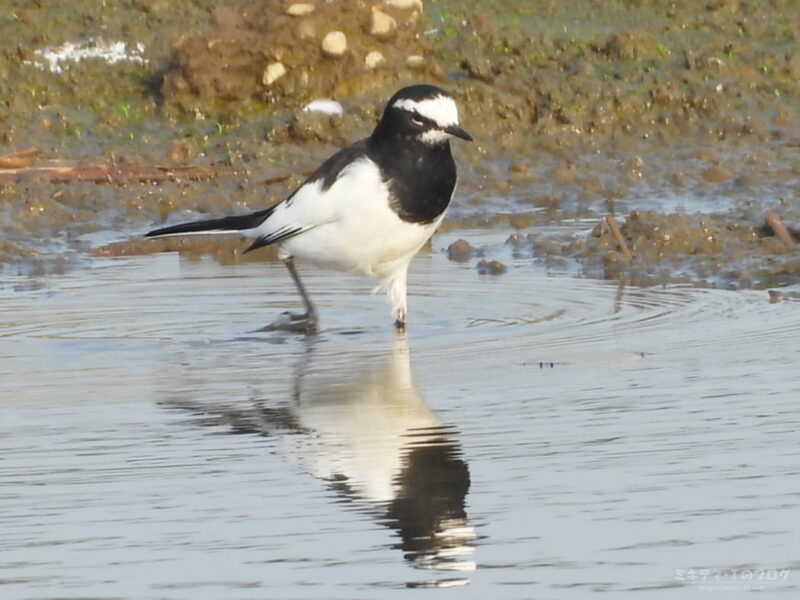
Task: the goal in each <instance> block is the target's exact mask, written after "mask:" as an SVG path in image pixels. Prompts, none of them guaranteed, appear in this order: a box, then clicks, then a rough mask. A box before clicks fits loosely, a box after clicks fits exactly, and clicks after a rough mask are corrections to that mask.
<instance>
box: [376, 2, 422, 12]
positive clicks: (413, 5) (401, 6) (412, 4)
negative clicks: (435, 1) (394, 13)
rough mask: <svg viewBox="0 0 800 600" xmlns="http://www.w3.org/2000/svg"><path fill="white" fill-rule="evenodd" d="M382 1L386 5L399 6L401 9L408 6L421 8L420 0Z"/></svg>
mask: <svg viewBox="0 0 800 600" xmlns="http://www.w3.org/2000/svg"><path fill="white" fill-rule="evenodd" d="M383 3H384V4H385V5H386V6H391V7H392V8H399V9H401V10H406V9H409V8H417V9H419V10H422V0H384V1H383Z"/></svg>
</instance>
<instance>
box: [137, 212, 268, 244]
mask: <svg viewBox="0 0 800 600" xmlns="http://www.w3.org/2000/svg"><path fill="white" fill-rule="evenodd" d="M273 208H274V207H270V208H268V209H266V210H260V211H258V212H255V213H251V214H249V215H237V216H233V217H222V218H221V219H208V220H206V221H192V222H190V223H180V224H178V225H170V226H169V227H161V228H159V229H153V230H152V231H148V232H147V233H145V234H144V237H162V236H167V235H182V234H192V233H235V232H237V231H244V230H246V229H253V228H255V227H258V226H259V225H261V223H263V222H264V221H265V220H266V219H267V218H268V217H269V216H270V215H271V214H272V211H273Z"/></svg>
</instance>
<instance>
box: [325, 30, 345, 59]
mask: <svg viewBox="0 0 800 600" xmlns="http://www.w3.org/2000/svg"><path fill="white" fill-rule="evenodd" d="M322 51H323V52H324V53H325V54H327V55H328V56H342V55H343V54H344V53H345V52H347V36H345V34H344V33H342V32H341V31H330V32H328V33H327V34H326V35H325V37H324V38H322Z"/></svg>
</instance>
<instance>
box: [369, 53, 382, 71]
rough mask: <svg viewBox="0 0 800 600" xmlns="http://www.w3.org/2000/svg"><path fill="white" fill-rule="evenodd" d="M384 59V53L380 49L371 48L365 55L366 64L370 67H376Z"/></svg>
mask: <svg viewBox="0 0 800 600" xmlns="http://www.w3.org/2000/svg"><path fill="white" fill-rule="evenodd" d="M383 61H384V58H383V54H381V53H380V52H379V51H378V50H370V51H369V52H368V53H367V55H366V56H365V57H364V65H365V66H366V67H367V68H368V69H374V68H375V67H377V66H378V65H379V64H381V63H382V62H383Z"/></svg>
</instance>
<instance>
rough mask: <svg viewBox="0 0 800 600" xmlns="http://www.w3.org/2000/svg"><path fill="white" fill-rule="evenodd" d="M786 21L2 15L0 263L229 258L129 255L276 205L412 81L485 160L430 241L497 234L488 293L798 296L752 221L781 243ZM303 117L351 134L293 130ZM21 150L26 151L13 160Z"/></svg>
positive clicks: (39, 6) (640, 8) (791, 119)
mask: <svg viewBox="0 0 800 600" xmlns="http://www.w3.org/2000/svg"><path fill="white" fill-rule="evenodd" d="M794 8H796V7H794V4H793V3H792V2H790V1H781V0H772V1H770V2H764V3H754V2H739V1H735V0H734V1H713V2H707V3H699V4H698V3H695V2H688V1H679V2H671V3H659V2H647V1H645V2H600V1H595V0H582V1H581V2H577V3H571V5H570V6H569V7H565V6H563V5H562V4H561V3H557V2H542V3H537V4H535V5H529V4H528V3H520V2H515V1H506V2H500V3H480V2H479V3H466V2H458V1H455V0H453V1H448V2H444V3H440V2H437V3H426V4H424V6H423V5H420V3H418V2H386V3H384V4H382V5H380V6H378V5H375V6H369V7H366V6H364V7H362V6H355V5H353V6H350V5H347V6H344V5H338V4H333V3H314V2H311V3H303V2H271V3H262V4H253V3H240V2H223V3H218V2H203V1H197V2H193V3H191V4H181V5H173V4H172V3H166V2H130V3H124V4H114V5H113V6H111V5H109V6H108V7H107V8H106V9H104V10H102V11H97V10H95V7H94V4H93V3H83V2H76V3H71V4H70V6H69V8H66V7H64V6H60V5H56V4H53V3H29V2H22V1H15V2H12V4H11V6H10V9H9V10H8V11H6V12H5V13H4V14H3V15H1V16H0V19H2V20H3V23H4V24H6V25H9V27H6V28H5V29H6V30H8V31H9V32H10V34H9V36H8V37H7V38H5V39H4V40H3V42H2V43H0V73H2V75H3V77H1V78H0V154H3V155H4V156H6V157H9V158H8V159H7V160H6V162H3V161H1V160H0V230H2V232H3V239H2V245H1V246H0V261H2V263H3V264H5V265H6V267H7V268H12V269H15V270H17V271H20V272H33V273H44V272H48V271H59V270H63V269H67V268H73V267H76V266H80V265H82V264H85V263H86V261H87V260H88V258H87V257H88V256H90V255H92V254H93V255H100V256H113V255H120V254H126V255H127V254H133V253H138V252H152V251H161V250H179V251H182V252H184V253H186V254H187V255H188V256H201V255H203V254H212V255H214V256H216V257H217V258H218V259H219V260H221V261H223V262H226V263H236V262H241V261H243V260H244V258H243V257H242V255H241V249H242V246H241V245H240V244H239V243H238V242H236V241H224V242H222V243H220V242H219V241H218V240H214V241H213V242H207V241H203V240H196V239H193V240H182V241H174V240H168V241H157V242H152V241H151V242H146V243H145V242H143V241H141V240H140V239H138V237H137V236H138V234H140V233H141V232H142V231H145V230H146V229H148V228H150V227H152V226H153V225H157V224H161V223H163V222H166V221H177V220H179V219H187V218H194V217H203V216H207V215H219V214H225V213H232V212H234V213H235V212H246V211H249V210H254V209H257V208H261V207H263V206H265V205H268V204H270V203H273V202H276V201H278V200H280V199H281V198H283V197H285V195H286V194H288V193H290V191H291V190H292V189H293V188H294V187H295V186H296V185H297V184H298V183H299V182H301V181H302V180H303V178H304V176H303V174H304V173H306V172H307V171H308V169H310V168H313V167H314V166H315V165H316V164H318V163H319V161H320V160H322V159H323V158H325V157H326V156H327V155H329V154H330V153H331V152H332V151H334V150H335V149H336V148H337V147H341V146H343V145H346V144H348V143H350V142H352V141H354V140H356V139H358V138H360V137H362V136H364V135H366V134H368V133H369V131H370V130H371V127H372V126H373V124H374V122H375V120H376V118H377V116H378V115H379V112H380V110H381V107H382V102H384V101H385V99H386V97H387V96H388V94H390V93H391V92H392V91H393V90H394V89H396V88H397V87H399V86H400V85H402V84H406V83H411V82H415V81H419V80H430V81H434V82H436V83H439V84H441V85H444V86H446V87H447V88H448V89H449V90H451V91H452V92H453V93H454V95H455V96H456V98H457V100H458V102H459V105H460V107H461V112H462V121H463V123H464V125H465V127H466V128H467V129H468V130H469V131H470V132H471V133H473V135H474V136H475V137H476V139H477V140H478V141H477V143H476V144H473V145H470V146H464V147H459V148H457V150H456V154H457V160H458V162H459V165H460V174H461V181H460V185H459V191H458V194H457V197H456V200H455V203H454V206H453V208H452V209H451V211H450V213H449V215H448V220H447V221H446V222H445V224H444V227H443V232H449V231H454V230H461V231H464V232H466V231H469V230H473V229H475V228H492V229H493V230H497V229H500V230H502V231H501V235H498V237H499V238H502V239H504V240H507V241H506V243H503V242H498V243H496V244H494V245H493V246H492V247H491V248H485V247H484V248H482V249H481V248H478V251H472V250H470V249H469V248H467V250H466V251H465V250H464V249H463V248H462V249H461V250H460V251H455V250H454V252H453V257H454V260H463V261H466V262H467V263H469V264H470V265H471V266H472V267H474V268H475V269H476V271H477V272H479V273H480V272H492V273H498V274H502V271H503V269H502V268H501V267H502V266H503V262H508V260H509V259H510V257H511V256H526V257H528V258H530V260H531V261H532V263H534V264H543V265H546V266H547V267H548V268H551V269H554V270H556V271H558V270H561V271H565V272H569V273H572V274H583V275H587V276H590V277H602V278H612V279H616V278H619V279H621V280H623V281H627V282H631V283H636V284H642V285H648V284H653V283H663V282H669V281H680V282H693V283H695V284H698V285H715V286H722V287H751V286H755V287H769V286H774V285H780V284H783V283H786V282H792V281H794V277H796V275H797V270H798V265H797V259H796V254H795V253H796V249H794V248H793V245H792V244H791V242H787V241H786V238H785V236H784V239H783V240H781V239H780V238H778V237H776V234H775V230H774V228H772V227H771V226H765V214H766V213H768V212H771V213H773V214H774V215H776V216H777V218H778V219H779V220H780V222H781V223H783V224H784V225H785V226H786V229H787V231H789V232H792V231H795V232H796V231H797V229H798V228H800V208H798V202H797V201H796V199H797V196H798V193H800V158H798V156H799V154H798V148H800V110H799V107H800V83H798V82H800V54H798V52H797V35H798V34H797V32H798V31H800V22H798V19H800V12H798V11H797V10H794ZM12 25H13V27H11V26H12ZM335 32H339V33H341V34H342V36H338V35H334V36H332V37H330V36H329V35H328V34H330V33H335ZM101 33H102V36H101ZM342 37H343V38H344V44H342V42H343V40H342ZM101 38H102V39H103V40H106V41H113V40H122V41H123V42H124V43H123V45H122V49H121V50H120V52H121V57H120V58H119V60H117V61H116V62H113V64H110V63H109V62H108V61H109V60H110V59H101V58H93V59H85V60H81V61H80V62H74V61H70V60H68V59H63V60H60V62H56V63H53V64H56V65H57V66H58V70H57V71H54V70H53V68H52V65H51V63H49V62H48V59H46V58H45V56H46V53H45V51H49V52H50V53H51V55H52V53H53V52H55V51H56V50H58V49H63V47H64V44H67V43H69V42H75V41H83V42H84V43H85V45H86V46H87V47H89V48H94V49H95V50H96V49H98V48H100V47H102V45H103V42H101ZM87 52H88V50H87ZM376 53H379V54H380V58H379V57H378V54H376ZM49 60H55V59H49ZM115 60H116V59H115ZM319 97H333V98H335V99H337V100H339V101H340V102H341V103H342V104H343V106H344V113H343V114H340V115H336V114H334V115H329V114H321V113H309V112H304V111H303V110H302V107H303V106H304V105H305V104H306V103H307V102H309V101H310V100H313V99H315V98H319ZM30 146H33V147H35V148H37V149H38V151H39V152H38V154H37V155H35V156H28V157H23V158H22V159H14V157H13V153H14V152H16V151H18V150H20V149H21V148H27V147H30ZM15 160H16V162H15ZM9 161H10V162H9ZM59 162H63V163H68V164H69V165H71V166H73V167H74V166H77V167H79V168H81V167H85V168H87V169H88V168H90V167H97V166H100V167H103V168H109V167H110V166H111V167H113V166H115V165H117V166H118V165H145V166H159V167H164V168H170V167H189V168H207V169H211V170H213V171H214V173H215V176H214V177H212V178H210V179H206V180H204V181H190V180H188V178H187V179H181V178H175V179H170V180H160V181H130V180H127V181H109V182H107V183H102V182H101V183H97V182H89V181H82V180H70V181H63V180H56V179H54V178H53V177H49V176H48V175H47V173H45V172H43V170H42V169H41V167H42V166H44V165H50V164H53V163H59ZM607 216H611V217H612V218H613V219H614V220H615V222H617V223H618V224H619V228H620V231H621V235H622V236H623V238H624V244H625V245H627V246H629V252H630V254H627V253H626V251H625V250H624V249H623V248H622V247H621V245H620V241H619V239H617V238H616V237H615V236H614V235H613V233H612V232H611V231H610V230H609V228H608V227H607V225H606V224H605V223H606V221H605V217H607ZM462 237H463V238H464V241H465V243H467V244H471V245H473V246H475V247H477V244H476V243H475V240H474V239H470V238H469V237H467V236H466V235H463V236H462ZM794 237H795V239H796V237H797V236H796V235H795V236H794ZM271 258H272V255H271V254H269V253H265V254H263V255H262V256H260V257H256V260H260V259H264V260H271ZM248 260H250V258H249V256H248ZM493 260H494V261H497V262H498V263H499V264H497V265H492V261H493ZM480 261H484V263H481V262H480ZM490 265H491V266H490Z"/></svg>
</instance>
